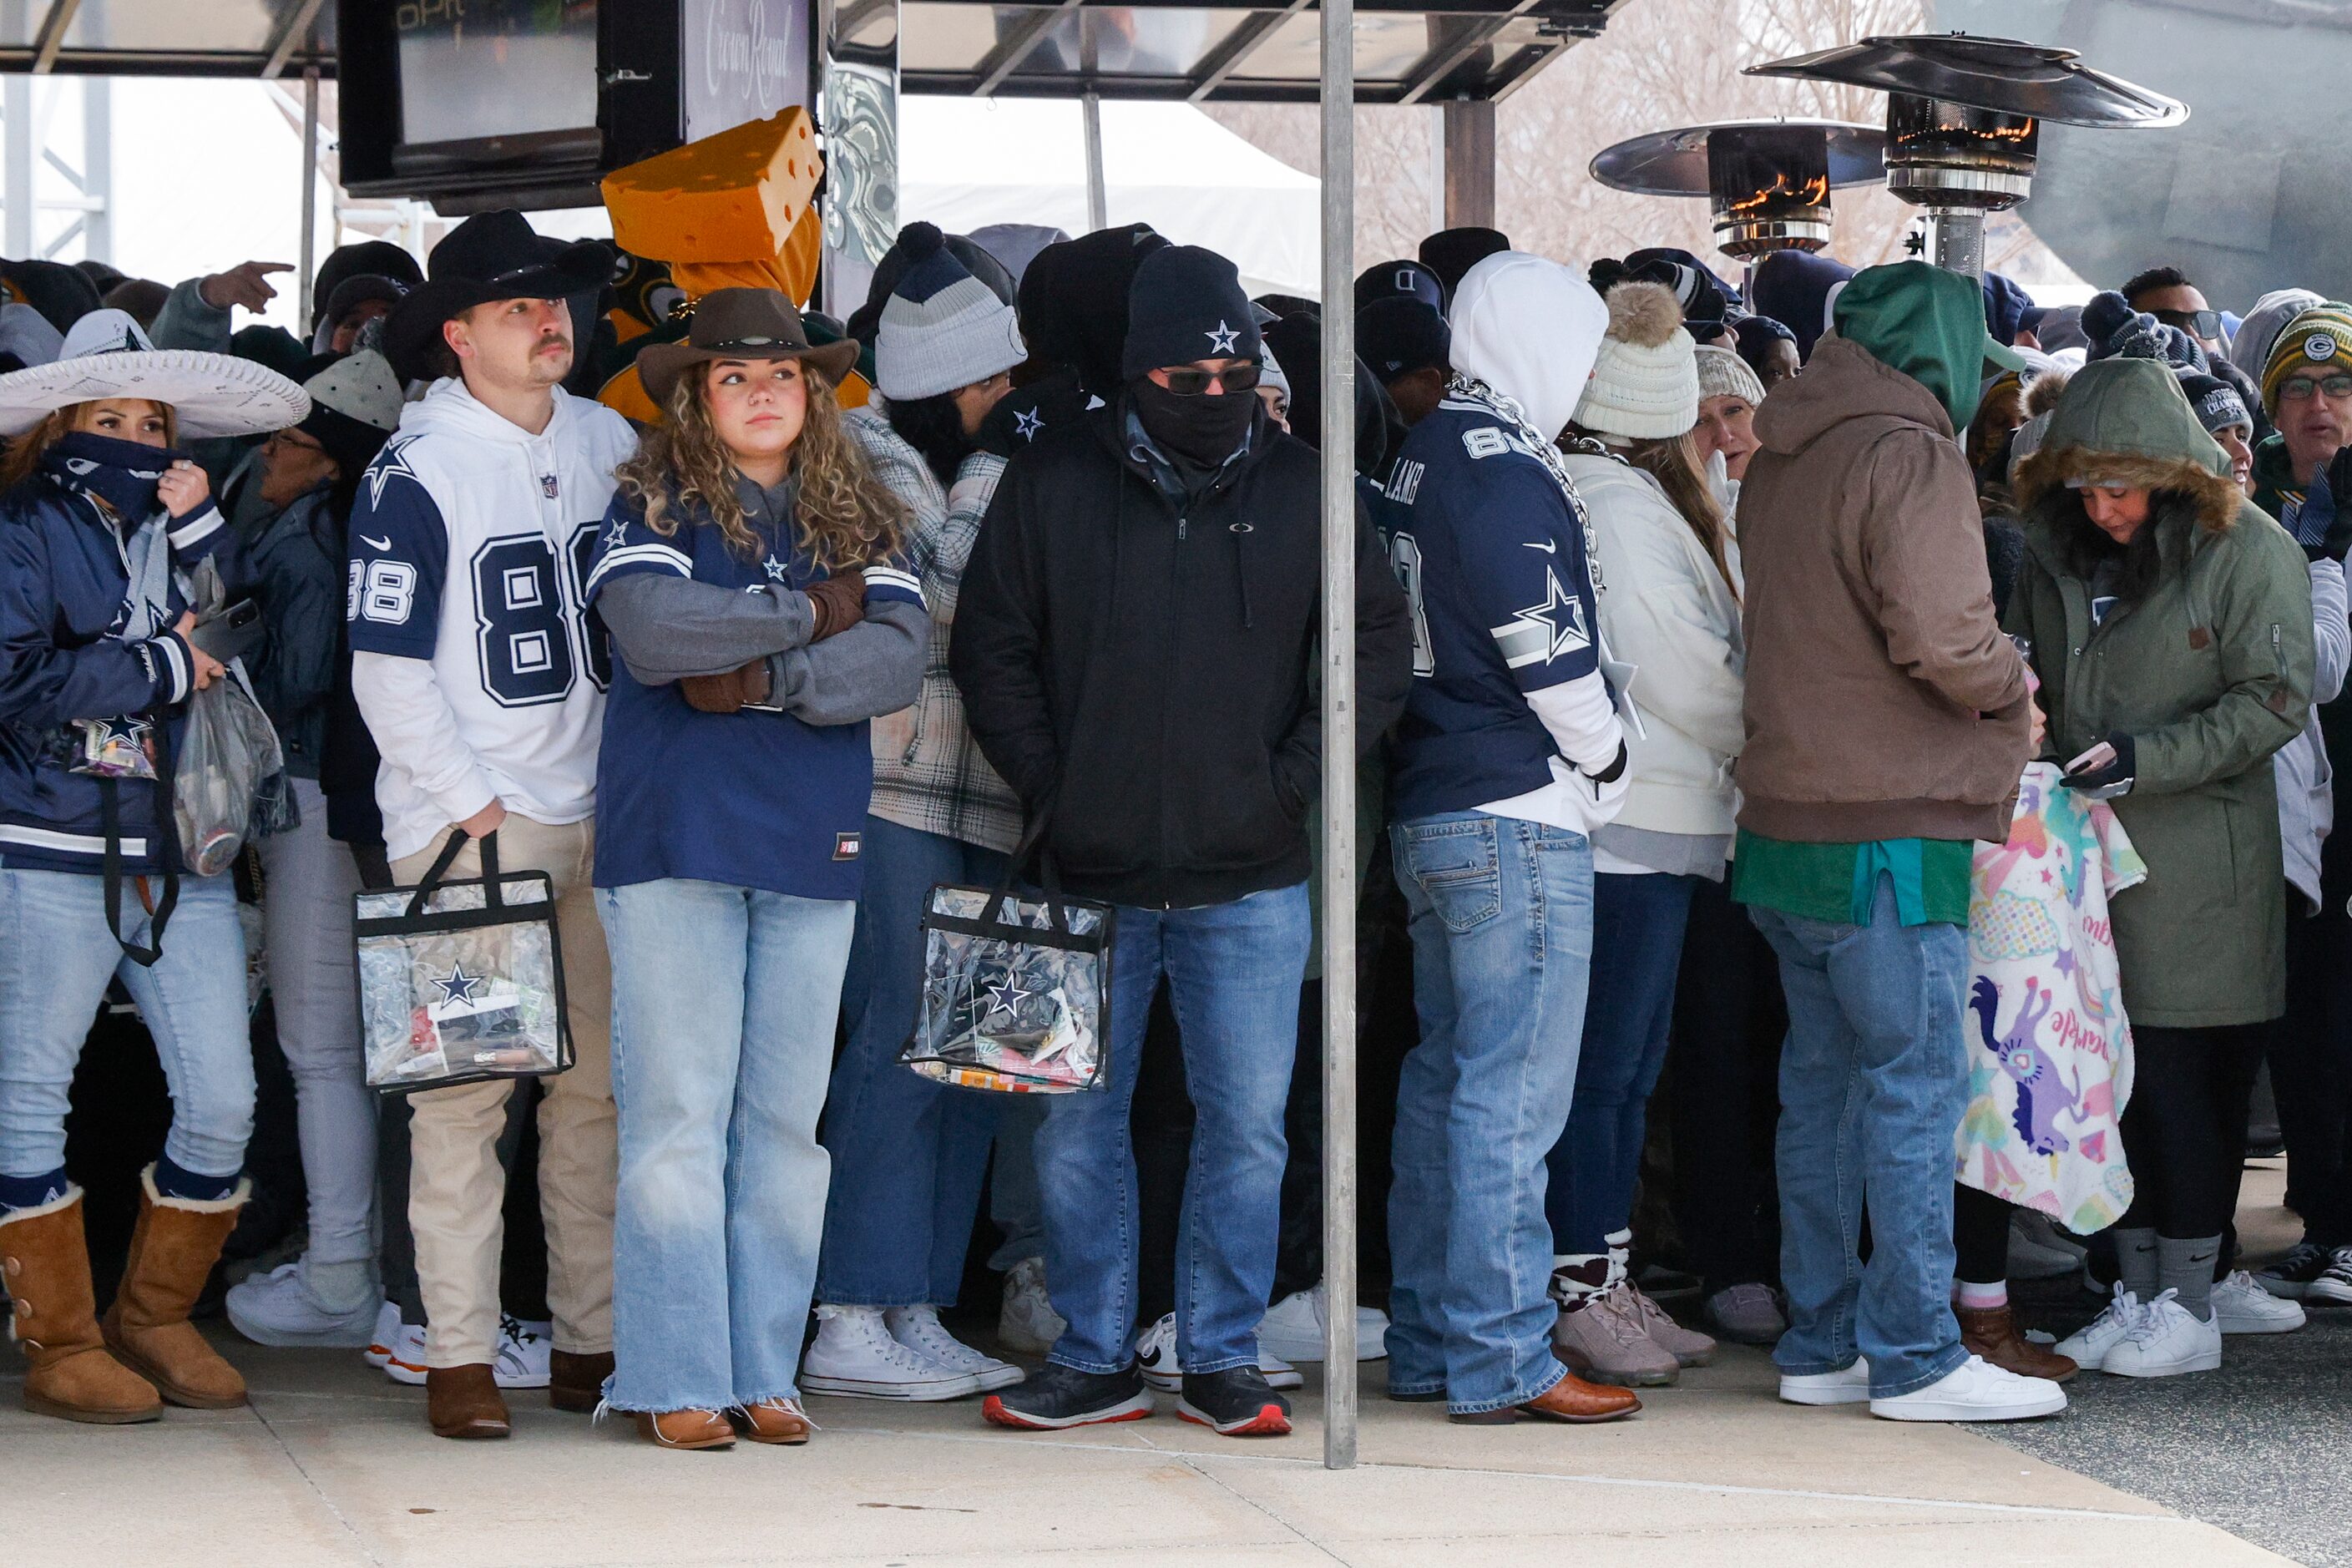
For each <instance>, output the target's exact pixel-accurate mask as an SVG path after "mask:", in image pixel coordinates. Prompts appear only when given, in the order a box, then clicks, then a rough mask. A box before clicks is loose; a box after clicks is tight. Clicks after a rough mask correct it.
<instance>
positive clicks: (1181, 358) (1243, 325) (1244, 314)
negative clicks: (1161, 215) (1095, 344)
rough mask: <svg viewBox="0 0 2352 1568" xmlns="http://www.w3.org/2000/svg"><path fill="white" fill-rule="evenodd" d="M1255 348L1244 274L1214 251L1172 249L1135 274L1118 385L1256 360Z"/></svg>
mask: <svg viewBox="0 0 2352 1568" xmlns="http://www.w3.org/2000/svg"><path fill="white" fill-rule="evenodd" d="M1257 347H1258V339H1257V312H1255V310H1251V309H1250V302H1249V296H1248V295H1247V294H1245V293H1244V292H1242V279H1241V274H1240V273H1239V272H1238V271H1236V270H1235V269H1234V264H1233V263H1232V262H1230V261H1228V260H1226V259H1225V258H1223V257H1222V256H1219V255H1218V254H1217V253H1216V252H1215V251H1213V250H1203V249H1202V248H1201V247H1199V246H1197V245H1171V246H1170V247H1168V248H1167V249H1165V250H1156V251H1154V252H1152V253H1151V254H1150V256H1147V257H1145V258H1143V264H1142V265H1141V266H1139V267H1138V268H1136V269H1135V283H1134V286H1133V288H1132V289H1129V293H1128V304H1127V348H1126V351H1125V352H1124V353H1122V354H1121V355H1120V356H1119V376H1120V379H1122V380H1125V381H1133V380H1135V379H1136V378H1137V377H1138V376H1139V375H1142V374H1144V373H1145V372H1147V371H1150V370H1153V369H1156V368H1157V367H1159V366H1160V365H1171V364H1191V363H1192V362H1193V361H1194V360H1203V359H1255V358H1256V357H1257Z"/></svg>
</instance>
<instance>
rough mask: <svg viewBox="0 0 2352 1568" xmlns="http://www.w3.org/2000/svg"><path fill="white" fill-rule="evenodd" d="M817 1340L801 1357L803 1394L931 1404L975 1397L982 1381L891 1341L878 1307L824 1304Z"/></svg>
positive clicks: (817, 1313)
mask: <svg viewBox="0 0 2352 1568" xmlns="http://www.w3.org/2000/svg"><path fill="white" fill-rule="evenodd" d="M816 1321H817V1328H816V1340H815V1342H814V1343H813V1344H811V1345H810V1346H809V1348H808V1350H807V1352H806V1353H804V1354H803V1356H802V1357H801V1390H802V1392H803V1393H806V1394H839V1395H841V1396H842V1397H843V1398H845V1399H906V1400H914V1401H918V1402H921V1403H929V1402H932V1401H936V1400H941V1399H961V1398H962V1397H963V1396H964V1395H965V1394H972V1393H976V1392H977V1391H978V1390H979V1388H980V1379H979V1378H977V1377H975V1376H973V1375H972V1374H971V1373H968V1372H956V1371H953V1370H950V1368H947V1367H944V1366H941V1365H940V1364H939V1363H937V1362H935V1361H933V1360H931V1358H930V1357H929V1356H927V1355H925V1354H923V1353H922V1352H920V1351H914V1350H909V1349H908V1348H907V1347H906V1346H905V1345H902V1344H900V1343H899V1342H898V1341H897V1340H895V1339H892V1338H891V1337H890V1330H889V1327H888V1325H887V1324H886V1323H884V1322H883V1321H882V1309H881V1308H879V1307H835V1306H821V1307H819V1308H818V1309H817V1310H816Z"/></svg>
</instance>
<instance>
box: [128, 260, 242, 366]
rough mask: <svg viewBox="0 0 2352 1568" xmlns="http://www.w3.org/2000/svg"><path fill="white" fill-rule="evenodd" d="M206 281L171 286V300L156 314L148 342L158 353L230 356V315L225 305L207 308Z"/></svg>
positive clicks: (167, 300)
mask: <svg viewBox="0 0 2352 1568" xmlns="http://www.w3.org/2000/svg"><path fill="white" fill-rule="evenodd" d="M204 282H205V280H204V279H201V278H190V279H185V280H184V281H183V282H179V283H175V284H173V286H172V292H171V296H170V297H169V298H168V299H166V300H164V301H163V309H162V310H159V311H157V312H156V314H155V327H154V330H153V331H151V332H149V333H148V334H147V336H148V341H149V342H152V343H153V344H154V345H155V346H156V347H157V348H159V349H201V350H203V351H204V352H205V353H215V354H225V353H228V352H229V346H228V345H229V330H228V329H229V313H230V308H229V307H228V306H226V305H214V304H208V303H207V302H206V301H205V296H204V293H203V289H204Z"/></svg>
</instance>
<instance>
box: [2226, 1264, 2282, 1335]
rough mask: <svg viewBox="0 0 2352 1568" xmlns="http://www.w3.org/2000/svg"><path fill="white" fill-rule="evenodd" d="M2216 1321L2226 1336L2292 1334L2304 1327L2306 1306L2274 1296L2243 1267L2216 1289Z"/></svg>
mask: <svg viewBox="0 0 2352 1568" xmlns="http://www.w3.org/2000/svg"><path fill="white" fill-rule="evenodd" d="M2213 1321H2215V1322H2217V1323H2219V1324H2221V1331H2222V1332H2223V1333H2225V1334H2291V1333H2293V1332H2294V1331H2295V1330H2297V1329H2299V1328H2301V1327H2303V1325H2304V1323H2305V1317H2304V1312H2303V1304H2302V1303H2301V1302H2299V1301H2290V1300H2286V1299H2285V1298H2284V1297H2281V1296H2273V1295H2272V1294H2271V1293H2270V1292H2269V1291H2268V1290H2265V1289H2263V1287H2262V1285H2261V1283H2260V1282H2259V1281H2258V1280H2256V1279H2254V1277H2253V1276H2252V1274H2249V1273H2248V1272H2246V1270H2244V1269H2242V1268H2240V1269H2236V1270H2234V1271H2232V1272H2231V1275H2230V1277H2229V1278H2228V1279H2224V1280H2222V1281H2221V1283H2220V1284H2218V1285H2216V1286H2214V1287H2213Z"/></svg>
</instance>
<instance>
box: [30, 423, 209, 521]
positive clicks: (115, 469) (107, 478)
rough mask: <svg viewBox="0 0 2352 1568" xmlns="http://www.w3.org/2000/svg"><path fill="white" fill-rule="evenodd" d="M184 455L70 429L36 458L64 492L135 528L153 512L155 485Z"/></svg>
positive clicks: (178, 451) (174, 450)
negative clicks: (100, 505) (99, 504)
mask: <svg viewBox="0 0 2352 1568" xmlns="http://www.w3.org/2000/svg"><path fill="white" fill-rule="evenodd" d="M187 456H188V454H187V453H185V452H183V451H180V450H178V449H177V448H175V447H148V446H142V445H141V444H140V443H139V442H137V441H124V440H119V439H117V438H116V437H112V436H100V435H95V434H93V433H91V432H89V431H88V430H75V431H72V432H70V433H68V435H67V436H66V437H65V438H64V439H62V440H60V441H59V442H58V444H57V445H56V446H54V447H50V448H49V449H48V450H47V451H46V452H44V453H42V454H41V468H42V471H43V472H45V473H47V474H48V475H49V476H50V477H51V478H53V479H56V480H57V481H58V483H59V484H61V485H63V486H65V487H66V489H69V490H74V491H77V492H79V494H82V495H88V496H93V497H96V498H97V499H98V500H103V501H104V502H106V504H107V505H108V506H110V507H111V508H113V509H114V515H115V516H116V518H117V519H119V520H120V521H121V522H122V524H123V525H124V526H126V527H131V528H135V527H137V526H138V525H139V524H141V523H142V522H144V521H147V519H148V518H149V517H150V516H152V514H153V513H154V510H155V504H156V503H155V486H156V484H157V482H158V481H159V480H161V479H163V474H164V471H165V470H166V469H168V468H171V466H172V465H173V463H175V462H178V461H179V460H181V459H182V458H186V457H187Z"/></svg>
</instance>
